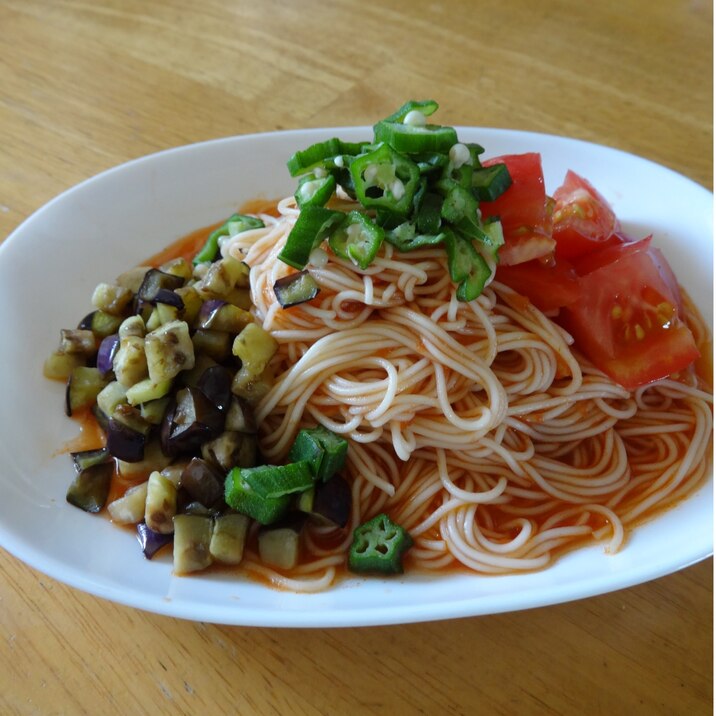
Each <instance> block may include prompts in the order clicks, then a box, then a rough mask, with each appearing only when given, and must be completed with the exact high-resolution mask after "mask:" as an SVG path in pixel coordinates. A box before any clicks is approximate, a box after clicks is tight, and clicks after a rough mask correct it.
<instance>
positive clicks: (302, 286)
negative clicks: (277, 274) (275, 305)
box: [273, 271, 321, 308]
mask: <svg viewBox="0 0 716 716" xmlns="http://www.w3.org/2000/svg"><path fill="white" fill-rule="evenodd" d="M320 291H321V289H320V287H319V285H318V283H316V279H315V278H313V276H311V274H310V273H309V272H308V271H299V272H298V273H293V274H291V275H290V276H284V277H283V278H280V279H278V280H277V281H276V282H275V283H274V285H273V292H274V293H275V294H276V300H277V301H278V302H279V304H281V308H291V306H298V305H299V304H301V303H306V301H312V300H313V299H314V298H315V297H316V296H317V295H318V294H319V293H320Z"/></svg>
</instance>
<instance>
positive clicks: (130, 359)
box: [112, 327, 148, 388]
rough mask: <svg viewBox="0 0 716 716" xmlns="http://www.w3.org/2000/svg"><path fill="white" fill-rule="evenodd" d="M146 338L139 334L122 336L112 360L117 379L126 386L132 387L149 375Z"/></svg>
mask: <svg viewBox="0 0 716 716" xmlns="http://www.w3.org/2000/svg"><path fill="white" fill-rule="evenodd" d="M120 330H121V327H120ZM120 335H121V334H120ZM144 340H145V339H144V338H140V337H139V336H125V337H123V338H122V337H120V341H119V348H118V349H117V352H116V353H115V355H114V360H113V361H112V369H113V370H114V375H115V376H116V378H117V380H118V381H119V382H120V383H121V384H122V385H123V386H125V387H126V388H130V387H131V386H133V385H134V384H135V383H138V382H139V381H140V380H144V378H146V377H147V372H148V368H147V356H146V354H145V350H144Z"/></svg>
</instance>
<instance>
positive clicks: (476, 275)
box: [445, 232, 490, 301]
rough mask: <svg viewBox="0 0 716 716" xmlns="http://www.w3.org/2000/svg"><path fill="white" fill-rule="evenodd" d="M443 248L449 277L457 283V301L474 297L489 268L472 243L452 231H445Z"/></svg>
mask: <svg viewBox="0 0 716 716" xmlns="http://www.w3.org/2000/svg"><path fill="white" fill-rule="evenodd" d="M445 249H446V251H447V255H448V269H449V271H450V278H451V279H452V281H453V282H454V283H457V284H458V288H457V292H456V296H457V298H458V300H459V301H472V300H474V299H476V298H477V297H478V296H479V295H480V294H481V293H482V289H483V288H484V287H485V283H486V282H487V280H488V279H489V278H490V268H489V266H488V265H487V262H486V261H485V259H484V258H483V257H482V256H480V254H478V253H477V251H476V250H475V247H474V246H473V245H472V241H469V240H468V239H464V238H462V237H460V236H458V235H456V234H454V233H453V232H447V233H446V237H445Z"/></svg>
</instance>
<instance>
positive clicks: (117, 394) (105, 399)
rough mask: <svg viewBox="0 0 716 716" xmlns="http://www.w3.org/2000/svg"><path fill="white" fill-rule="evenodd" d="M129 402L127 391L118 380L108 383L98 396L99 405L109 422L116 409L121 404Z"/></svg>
mask: <svg viewBox="0 0 716 716" xmlns="http://www.w3.org/2000/svg"><path fill="white" fill-rule="evenodd" d="M126 402H127V389H126V388H125V387H124V386H123V385H122V384H121V383H119V382H117V381H116V380H113V381H112V382H111V383H107V385H105V387H104V388H102V390H101V391H100V392H99V393H98V394H97V405H98V406H99V408H100V409H101V410H102V412H103V413H104V414H105V415H106V416H107V420H109V418H110V416H111V415H112V413H114V409H115V408H116V407H117V406H118V405H120V404H121V403H126Z"/></svg>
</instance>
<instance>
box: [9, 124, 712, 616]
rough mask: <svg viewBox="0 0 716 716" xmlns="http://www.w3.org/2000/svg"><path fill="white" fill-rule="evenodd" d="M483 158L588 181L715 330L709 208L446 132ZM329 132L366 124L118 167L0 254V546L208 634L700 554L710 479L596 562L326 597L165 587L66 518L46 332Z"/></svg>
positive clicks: (618, 174)
mask: <svg viewBox="0 0 716 716" xmlns="http://www.w3.org/2000/svg"><path fill="white" fill-rule="evenodd" d="M458 131H459V136H460V137H461V139H462V140H463V141H476V142H479V143H480V144H482V145H483V146H485V147H487V150H488V151H487V154H486V156H491V155H497V154H503V153H519V152H526V151H539V152H541V153H542V157H543V162H544V169H545V179H546V183H547V188H548V190H549V191H553V190H554V189H555V188H556V187H557V186H558V185H559V184H560V183H561V181H562V179H563V177H564V174H565V172H566V170H567V169H573V170H574V171H576V172H577V173H579V174H582V175H583V176H586V177H587V178H588V179H589V180H590V181H591V182H592V183H593V184H594V185H595V186H596V187H597V188H598V189H599V190H600V191H601V192H602V193H603V194H604V196H605V197H606V198H607V199H608V200H609V201H610V202H611V203H612V205H613V206H614V208H615V210H616V213H617V216H619V217H620V219H621V220H622V222H623V224H624V225H625V228H627V229H628V230H630V231H632V232H633V233H634V234H643V235H646V234H648V233H652V232H653V233H654V235H655V242H656V244H657V245H659V246H660V247H662V248H663V249H664V251H665V253H666V254H667V256H668V258H669V259H670V261H671V262H672V265H673V267H674V270H675V271H676V274H677V276H679V277H680V278H681V281H682V282H684V283H685V284H686V285H687V286H688V289H689V291H690V293H691V294H692V296H693V297H694V298H695V300H696V301H697V303H698V305H699V306H700V308H701V310H702V311H703V313H704V315H705V317H706V318H707V320H708V321H709V324H711V320H712V319H711V306H712V300H711V286H712V278H711V267H712V241H711V231H712V195H711V194H710V192H708V191H707V190H706V189H704V188H703V187H701V186H699V185H697V184H695V183H694V182H692V181H690V180H688V179H686V178H684V177H682V176H680V175H678V174H676V173H674V172H672V171H670V170H668V169H665V168H664V167H661V166H658V165H656V164H653V163H651V162H649V161H646V160H644V159H640V158H638V157H634V156H631V155H628V154H624V153H622V152H619V151H616V150H614V149H609V148H605V147H600V146H596V145H593V144H588V143H585V142H581V141H576V140H571V139H564V138H560V137H554V136H548V135H540V134H532V133H526V132H514V131H505V130H498V129H475V128H458ZM330 136H340V137H341V138H344V139H347V140H361V139H367V138H369V137H370V130H369V129H368V128H340V129H325V130H301V131H291V132H280V133H272V134H259V135H253V136H241V137H233V138H228V139H220V140H216V141H211V142H206V143H203V144H196V145H191V146H186V147H179V148H177V149H172V150H169V151H165V152H161V153H159V154H155V155H152V156H149V157H145V158H143V159H138V160H136V161H132V162H129V163H128V164H124V165H122V166H120V167H117V168H115V169H111V170H109V171H107V172H104V173H103V174H100V175H99V176H96V177H94V178H92V179H89V180H88V181H85V182H83V183H82V184H80V185H78V186H76V187H75V188H73V189H70V190H69V191H67V192H65V193H64V194H62V195H61V196H59V197H57V198H56V199H54V200H53V201H51V202H50V203H49V204H47V205H46V206H45V207H43V208H42V209H40V210H39V211H37V212H36V213H35V214H33V215H32V216H31V217H30V218H29V219H28V220H27V221H25V222H24V223H23V224H22V225H21V226H20V227H19V228H18V229H17V230H16V231H15V232H14V233H13V234H12V235H11V236H10V237H9V238H8V239H7V240H6V241H5V242H4V243H3V244H2V245H1V246H0V326H2V340H1V342H0V366H2V373H1V374H0V390H2V395H3V406H4V407H3V411H2V415H1V416H0V466H2V469H1V470H0V495H2V499H0V545H2V547H4V548H5V549H6V550H8V551H9V552H10V553H12V554H14V555H15V556H16V557H18V558H19V559H21V560H23V561H25V562H27V563H28V564H29V565H31V566H32V567H35V568H36V569H38V570H40V571H42V572H44V573H46V574H48V575H49V576H51V577H54V578H55V579H58V580H60V581H62V582H65V583H67V584H69V585H71V586H73V587H76V588H78V589H82V590H85V591H87V592H90V593H92V594H95V595H98V596H100V597H104V598H106V599H110V600H114V601H116V602H120V603H122V604H127V605H130V606H133V607H138V608H140V609H146V610H149V611H153V612H158V613H161V614H167V615H171V616H176V617H181V618H185V619H196V620H201V621H207V622H214V623H227V624H241V625H262V626H282V627H283V626H292V627H299V626H300V627H319V626H321V627H327V626H362V625H377V624H392V623H403V622H416V621H424V620H432V619H446V618H453V617H463V616H471V615H478V614H490V613H497V612H504V611H509V610H515V609H525V608H529V607H538V606H543V605H547V604H555V603H559V602H564V601H567V600H571V599H578V598H582V597H589V596H593V595H596V594H601V593H604V592H608V591H612V590H615V589H620V588H623V587H628V586H631V585H634V584H638V583H640V582H644V581H647V580H650V579H654V578H657V577H660V576H662V575H665V574H668V573H670V572H673V571H675V570H678V569H681V568H683V567H686V566H687V565H690V564H692V563H694V562H697V561H698V560H701V559H703V558H705V557H707V556H708V555H709V554H711V552H712V533H713V527H712V521H713V510H712V483H711V481H709V483H708V484H707V485H705V486H703V487H702V488H701V489H700V490H699V491H698V492H697V493H696V494H694V495H693V496H692V497H691V498H689V499H688V500H687V501H685V502H684V503H682V504H680V505H678V506H677V507H676V508H675V509H672V510H671V511H669V512H667V513H666V514H664V515H662V516H661V517H659V518H658V519H655V520H653V521H651V522H649V523H647V524H645V525H643V526H641V527H639V528H638V529H637V530H635V532H634V533H633V535H632V536H631V538H630V539H629V542H628V544H627V545H626V547H625V548H624V549H623V551H621V552H620V553H619V554H617V555H612V556H608V555H606V554H605V552H604V548H603V547H602V546H600V545H595V546H591V547H586V548H583V549H580V550H578V551H574V552H572V553H570V554H567V555H566V556H564V557H562V558H561V559H559V560H558V561H557V562H556V563H555V564H554V565H553V566H551V567H550V568H549V569H546V570H544V571H541V572H537V573H534V574H523V575H515V576H504V577H480V576H472V575H463V576H459V575H455V576H453V575H450V576H444V577H438V578H429V577H421V576H405V577H402V578H400V579H390V580H380V579H372V580H363V579H360V580H359V579H351V580H347V581H344V582H341V583H339V584H338V585H337V586H335V587H333V588H332V589H329V590H328V591H326V592H323V593H320V594H312V595H300V594H293V593H288V592H280V591H276V590H272V589H270V588H268V587H266V586H262V585H261V584H258V583H256V582H251V581H246V580H244V579H237V578H235V577H233V578H232V577H231V576H230V575H228V574H214V573H212V574H209V575H206V576H201V575H198V576H194V577H190V578H187V577H184V578H181V577H175V576H173V575H172V571H171V560H170V557H164V558H163V559H157V560H156V561H153V562H148V561H146V560H145V559H144V558H143V556H142V554H141V552H140V550H139V549H138V546H137V543H136V541H135V538H134V536H133V535H132V534H131V533H130V532H128V531H124V530H121V529H118V528H117V527H115V526H113V525H112V524H111V523H110V522H109V521H108V520H106V519H102V518H101V517H97V516H92V515H88V514H85V513H83V512H81V511H80V510H77V509H75V508H73V507H70V506H69V505H67V503H66V502H65V491H66V489H67V486H68V484H69V482H70V479H71V477H72V469H71V466H70V461H69V457H68V456H67V455H58V454H57V452H58V449H60V448H61V447H62V446H63V444H65V443H66V442H67V441H68V440H70V439H71V438H73V437H74V436H76V434H77V425H76V424H75V423H74V422H73V421H71V420H70V419H69V418H66V417H64V414H63V393H64V390H63V387H62V386H61V385H59V384H57V383H55V382H51V381H48V380H45V379H44V378H43V376H42V363H43V360H44V358H45V356H46V355H47V354H48V353H49V352H50V351H52V350H53V349H54V348H55V347H56V345H57V340H58V336H59V329H60V328H62V327H67V326H72V325H75V324H76V323H77V321H78V320H79V319H80V318H81V317H82V316H83V315H85V313H87V312H88V310H89V309H90V303H89V299H90V296H91V292H92V290H93V288H94V286H95V285H96V284H97V283H98V282H99V281H106V280H110V281H111V280H113V279H114V277H115V276H117V275H118V274H119V273H120V272H121V271H123V270H125V269H127V268H129V267H131V266H133V265H135V264H138V263H140V262H141V261H142V260H143V259H146V258H147V257H149V256H150V255H152V254H154V253H155V252H157V251H158V250H160V249H161V248H163V247H164V246H166V245H168V244H170V243H171V242H173V241H174V240H175V239H177V238H178V237H180V236H183V235H185V234H187V233H188V232H189V231H191V230H193V229H196V228H199V227H202V226H206V225H208V224H211V223H213V222H216V221H219V220H221V219H223V218H225V217H226V216H227V215H229V214H230V213H231V212H232V211H234V210H235V209H236V208H237V207H238V206H239V205H240V204H241V203H242V202H244V201H245V200H248V199H250V198H254V197H257V196H264V197H278V196H284V195H286V194H289V193H292V192H293V190H294V187H295V182H294V180H292V179H291V178H290V177H289V176H288V172H287V170H286V168H285V162H286V159H287V158H288V157H289V156H290V155H291V153H292V152H294V151H295V150H297V149H302V148H305V147H306V146H308V145H309V144H311V143H313V142H315V141H318V140H320V139H325V138H328V137H330Z"/></svg>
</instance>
